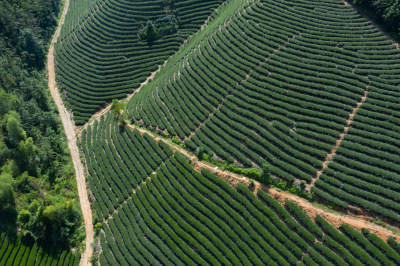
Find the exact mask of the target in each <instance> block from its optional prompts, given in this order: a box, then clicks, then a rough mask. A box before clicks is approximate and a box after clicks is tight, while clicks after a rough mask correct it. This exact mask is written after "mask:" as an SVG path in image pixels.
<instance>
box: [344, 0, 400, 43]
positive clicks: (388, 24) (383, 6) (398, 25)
mask: <svg viewBox="0 0 400 266" xmlns="http://www.w3.org/2000/svg"><path fill="white" fill-rule="evenodd" d="M351 2H353V3H354V4H355V5H356V6H358V7H362V8H363V11H365V10H367V11H368V12H367V14H368V15H371V16H372V18H373V19H376V20H377V21H378V22H379V23H381V24H383V25H384V27H385V28H386V29H387V30H388V31H390V32H393V33H395V34H396V35H397V36H398V34H399V33H400V2H399V1H398V0H352V1H351Z"/></svg>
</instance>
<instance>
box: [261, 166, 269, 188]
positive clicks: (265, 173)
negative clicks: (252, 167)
mask: <svg viewBox="0 0 400 266" xmlns="http://www.w3.org/2000/svg"><path fill="white" fill-rule="evenodd" d="M270 168H271V167H270V165H269V164H267V163H264V164H263V165H262V170H261V175H260V182H262V183H264V184H271V183H272V179H271V169H270Z"/></svg>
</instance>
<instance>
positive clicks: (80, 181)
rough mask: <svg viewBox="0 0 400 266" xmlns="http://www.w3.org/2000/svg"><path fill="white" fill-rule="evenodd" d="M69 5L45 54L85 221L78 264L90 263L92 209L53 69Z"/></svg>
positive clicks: (73, 129)
mask: <svg viewBox="0 0 400 266" xmlns="http://www.w3.org/2000/svg"><path fill="white" fill-rule="evenodd" d="M68 7H69V0H65V3H64V10H63V12H62V15H61V19H60V22H59V23H58V26H57V30H56V32H55V33H54V35H53V39H52V40H51V44H50V49H49V53H48V55H47V70H48V75H49V84H48V86H49V89H50V92H51V96H52V97H53V99H54V102H55V103H56V105H57V108H58V112H59V114H60V117H61V121H62V123H63V125H64V130H65V134H66V135H67V142H68V147H69V149H70V151H71V157H72V162H73V164H74V168H75V175H76V183H77V187H78V195H79V202H80V205H81V209H82V215H83V220H84V222H85V231H86V248H85V251H84V252H83V254H82V257H81V261H80V265H91V263H90V262H89V259H90V257H91V256H92V252H93V251H92V247H91V243H92V242H93V236H94V234H93V226H92V211H91V209H90V202H89V197H88V194H87V190H86V181H85V175H84V168H83V165H82V162H81V159H80V156H79V149H78V146H77V144H76V135H75V124H74V122H73V121H72V117H71V114H70V113H69V112H68V111H67V109H66V108H65V106H64V103H63V101H62V99H61V96H60V93H59V91H58V88H57V83H56V77H55V69H54V44H55V43H56V42H57V39H58V36H59V35H60V31H61V26H62V25H63V24H64V20H65V15H66V14H67V11H68Z"/></svg>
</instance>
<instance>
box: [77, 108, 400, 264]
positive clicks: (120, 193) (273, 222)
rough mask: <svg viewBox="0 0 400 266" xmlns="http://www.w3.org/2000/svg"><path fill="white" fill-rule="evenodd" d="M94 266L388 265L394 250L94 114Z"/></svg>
mask: <svg viewBox="0 0 400 266" xmlns="http://www.w3.org/2000/svg"><path fill="white" fill-rule="evenodd" d="M82 148H83V151H84V153H85V160H86V163H87V166H88V169H89V173H90V176H89V184H90V188H91V191H92V193H93V195H94V201H93V204H94V209H95V213H96V215H97V217H98V219H99V220H100V221H102V232H100V244H101V249H102V252H101V253H100V257H99V262H100V264H101V265H139V264H140V265H172V264H178V265H194V264H201V265H219V264H227V265H231V264H234V265H295V264H298V263H299V264H301V265H330V264H337V265H364V264H367V265H380V264H382V265H383V264H385V265H395V264H399V263H400V255H399V253H397V252H396V251H395V249H396V248H398V244H397V242H396V241H395V240H394V239H390V241H389V244H390V245H388V244H387V243H386V242H385V241H384V240H382V239H381V238H379V237H377V236H376V235H375V234H373V233H371V232H369V231H368V230H364V231H363V233H360V232H358V231H357V230H355V229H353V228H352V227H350V226H348V225H342V226H341V228H340V231H339V230H337V229H335V228H334V227H333V226H332V225H330V224H329V223H328V222H326V221H325V220H324V219H323V218H322V217H320V216H317V218H316V220H315V222H313V221H312V220H311V219H310V218H309V217H308V216H307V214H306V213H305V212H304V211H303V210H302V209H301V208H300V207H298V206H297V205H296V204H295V203H294V202H291V201H287V202H286V208H284V207H282V205H281V204H280V203H278V201H276V200H275V199H273V198H272V197H271V196H269V195H268V194H267V193H266V192H264V191H262V190H259V191H258V198H257V197H255V196H254V194H253V192H251V191H250V190H249V189H248V188H247V187H246V186H244V185H242V184H238V185H237V188H236V189H235V188H233V187H232V186H231V185H230V184H228V183H227V182H225V181H224V180H222V179H220V178H219V177H217V176H216V175H215V174H213V173H212V172H210V171H209V170H205V169H203V170H202V172H201V173H199V172H197V171H195V170H194V169H193V167H192V166H191V164H190V163H189V162H188V160H187V159H186V158H185V157H184V156H182V155H181V154H179V153H173V152H172V150H171V149H170V148H169V146H168V145H167V144H165V143H164V142H162V141H160V142H158V143H157V142H156V141H154V139H153V138H152V137H150V136H149V135H147V134H144V135H141V134H140V133H139V131H137V130H134V131H132V130H131V129H129V128H125V129H124V128H123V127H121V126H119V125H118V124H117V122H116V121H115V119H114V118H113V116H112V115H111V114H108V115H107V116H106V117H104V116H102V117H101V119H100V122H98V121H97V120H96V121H95V122H94V124H93V125H92V126H89V127H88V128H87V130H85V131H84V132H83V134H82Z"/></svg>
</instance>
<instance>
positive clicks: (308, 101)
mask: <svg viewBox="0 0 400 266" xmlns="http://www.w3.org/2000/svg"><path fill="white" fill-rule="evenodd" d="M377 2H379V1H378V0H377ZM374 3H375V1H374ZM381 6H384V5H383V4H382V3H380V5H379V7H380V8H381ZM369 7H370V8H371V7H374V5H373V4H371V5H369ZM392 11H393V13H396V12H397V11H396V10H394V9H393V10H392ZM385 12H386V11H385ZM385 12H383V13H385ZM381 13H382V12H381ZM398 13H399V14H400V11H399V12H398ZM399 17H400V15H399ZM55 59H56V60H55V63H56V64H55V65H56V72H57V82H58V83H57V85H58V87H59V89H60V93H61V94H62V95H63V97H64V100H65V101H64V103H65V104H66V105H68V106H69V107H70V109H71V112H72V115H73V116H72V117H73V120H74V122H75V125H78V126H81V125H83V126H82V127H78V128H75V125H73V124H72V125H69V124H68V123H67V122H64V127H65V128H66V129H68V130H66V131H67V137H68V139H69V140H71V139H72V140H73V141H75V140H74V139H75V137H76V138H77V139H78V141H79V142H80V143H79V144H80V145H79V148H76V149H74V148H71V151H74V152H72V158H78V157H79V156H80V158H78V159H77V160H78V163H80V162H79V160H80V159H82V164H84V166H86V168H87V169H85V171H80V170H79V168H82V166H81V167H79V166H76V161H74V164H75V170H77V171H78V172H77V173H81V174H82V173H83V172H84V175H85V176H86V182H87V186H88V197H86V198H89V200H90V204H91V208H92V212H93V219H92V218H91V216H90V210H89V211H88V209H90V208H84V207H83V208H82V209H86V210H85V211H86V213H83V214H84V217H85V222H86V223H87V221H89V224H90V221H91V220H93V221H92V222H93V228H92V227H91V225H89V229H93V230H94V235H95V237H94V242H93V243H91V241H88V239H89V238H90V237H91V236H90V235H91V234H87V236H89V238H87V242H86V244H87V246H86V247H88V246H89V245H90V247H93V256H92V257H91V262H93V264H94V265H97V263H99V264H100V265H222V264H224V265H400V244H399V239H396V237H395V236H400V234H399V232H400V228H399V222H400V101H399V99H400V45H399V44H398V43H397V44H396V42H395V41H394V40H393V39H391V38H390V37H389V36H388V35H387V34H386V33H385V32H383V31H382V29H381V28H380V27H377V25H375V22H372V21H371V20H370V19H368V18H367V17H366V15H364V14H363V13H361V12H360V11H359V10H357V8H355V6H352V5H351V3H348V2H347V1H344V0H225V1H223V0H207V1H204V0H154V1H150V0H131V1H128V0H80V1H78V0H70V4H69V10H68V12H67V13H66V17H65V23H64V24H63V25H62V27H61V32H60V37H59V39H58V41H57V43H56V45H55ZM50 72H51V71H49V73H50ZM144 82H145V83H144ZM134 92H136V93H134ZM128 95H130V97H129V98H128V99H126V97H127V96H128ZM114 99H118V100H121V101H114ZM122 99H124V100H122ZM60 101H61V100H59V102H60ZM56 102H57V101H56ZM111 102H112V104H111V105H110V106H111V108H110V109H108V108H106V109H103V110H102V108H105V107H106V105H107V104H109V103H111ZM63 108H64V107H63ZM98 111H101V112H99V113H98V114H96V115H95V116H93V115H94V114H95V113H96V112H98ZM64 113H65V112H64ZM64 113H63V112H60V115H61V116H68V115H66V114H64ZM92 116H93V117H92ZM63 118H65V117H63ZM66 119H67V120H68V119H70V118H69V117H67V118H66ZM88 121H90V122H88ZM75 134H76V136H75ZM79 149H80V154H79V152H78V150H79ZM184 154H185V155H184ZM213 169H214V170H213ZM86 170H87V171H86ZM229 171H231V172H229ZM249 173H250V174H249ZM81 176H82V177H78V176H77V177H78V178H77V180H78V182H79V181H80V182H81V183H78V187H79V188H82V187H84V185H85V184H84V182H85V181H84V176H83V174H82V175H81ZM250 178H255V179H256V180H257V181H260V182H256V181H254V180H252V179H250ZM56 180H57V179H56ZM262 183H264V184H262ZM82 185H83V186H82ZM282 190H286V191H282ZM84 193H85V191H84ZM300 197H303V198H302V199H301V198H300ZM81 200H82V201H83V202H87V204H86V205H87V206H89V205H90V204H89V200H88V199H85V198H83V199H82V198H81ZM292 200H293V201H292ZM313 201H316V203H318V204H315V203H313ZM84 205H85V204H83V205H82V206H84ZM303 208H304V209H303ZM329 209H334V210H333V211H332V210H329ZM85 214H89V216H90V217H88V216H87V215H86V216H85ZM344 215H345V216H344ZM86 225H87V224H86ZM389 229H390V230H389ZM86 232H91V233H93V232H92V231H90V230H89V231H88V227H86ZM82 237H83V236H82ZM1 239H2V240H1V242H0V243H2V244H1V245H0V261H1V262H3V261H5V262H7V265H11V264H15V263H17V264H18V263H20V264H21V265H22V264H24V262H23V260H21V262H17V261H18V260H19V259H20V258H21V257H23V258H25V260H28V259H32V260H36V262H35V263H34V264H35V265H36V264H40V265H50V264H51V265H52V264H54V265H63V264H68V263H69V264H72V263H77V262H76V261H75V257H74V256H73V255H72V254H71V253H67V252H66V251H65V252H62V253H59V252H57V251H56V250H54V249H51V248H50V247H47V248H41V249H40V252H39V247H38V245H37V244H36V243H34V242H33V241H32V240H30V241H28V240H26V241H23V238H22V237H21V236H19V237H17V238H16V239H15V240H12V241H11V240H10V239H9V238H8V237H5V235H1ZM82 239H83V238H82ZM11 243H12V244H11ZM20 253H21V254H23V255H17V254H20ZM31 254H34V255H31ZM44 254H46V255H44ZM88 254H90V252H89V253H88V249H86V252H85V253H84V256H85V255H87V257H89V255H88ZM5 258H6V259H5ZM82 263H84V262H82ZM26 265H29V264H26Z"/></svg>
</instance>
